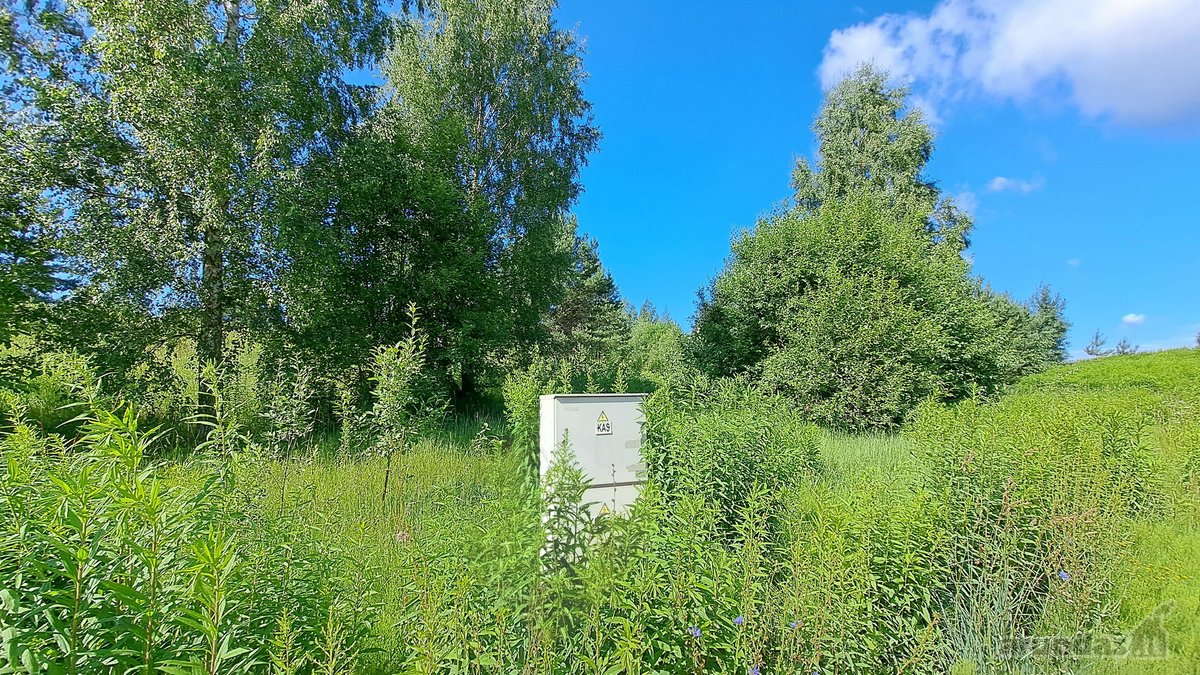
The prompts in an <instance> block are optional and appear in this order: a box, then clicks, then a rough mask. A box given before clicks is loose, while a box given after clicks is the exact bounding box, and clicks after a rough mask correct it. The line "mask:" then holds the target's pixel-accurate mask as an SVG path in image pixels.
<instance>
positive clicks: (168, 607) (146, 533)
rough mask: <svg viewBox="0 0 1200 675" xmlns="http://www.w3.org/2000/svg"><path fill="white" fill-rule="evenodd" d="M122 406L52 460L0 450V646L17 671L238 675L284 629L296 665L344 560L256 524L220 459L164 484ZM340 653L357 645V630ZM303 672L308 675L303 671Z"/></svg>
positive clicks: (31, 442)
mask: <svg viewBox="0 0 1200 675" xmlns="http://www.w3.org/2000/svg"><path fill="white" fill-rule="evenodd" d="M156 438H157V434H156V430H154V429H151V430H148V431H147V430H144V429H142V428H141V427H140V425H139V424H138V417H137V415H136V413H135V412H134V411H133V409H132V407H129V406H126V407H124V408H123V409H119V410H117V411H114V412H109V411H106V410H104V409H93V410H92V411H91V412H90V413H89V416H88V417H87V418H86V419H85V420H84V426H83V435H82V436H81V438H80V439H79V441H78V442H76V443H75V444H74V445H73V446H72V448H71V449H72V452H71V453H69V454H65V455H64V454H62V452H61V450H62V448H61V447H57V448H56V446H55V444H54V443H53V442H51V441H50V440H47V438H46V437H43V436H41V435H39V434H37V433H36V432H35V431H34V430H33V429H32V428H31V427H29V426H28V425H26V424H24V423H19V424H18V426H17V428H16V429H15V430H14V431H13V433H11V434H9V435H7V436H5V437H4V438H3V439H2V440H0V453H2V454H3V457H4V460H5V464H4V468H3V471H2V472H0V513H3V514H4V515H3V517H2V519H0V575H2V578H3V579H4V581H3V582H2V583H0V622H2V623H3V625H4V627H5V628H4V631H3V633H2V634H0V649H2V650H3V653H4V661H5V663H7V664H9V665H10V666H11V667H13V668H15V669H16V670H17V672H43V671H45V670H47V669H49V670H50V671H51V672H68V673H92V672H95V673H100V672H112V671H113V670H114V669H115V670H121V671H124V670H126V669H128V670H144V671H146V672H154V671H160V670H161V671H167V672H210V673H215V672H247V671H253V670H255V669H256V668H257V664H261V663H263V662H265V660H266V658H267V655H268V651H269V649H270V645H271V639H272V635H273V632H274V630H275V626H276V625H277V623H278V621H279V620H280V618H281V617H285V616H286V617H288V619H289V621H291V623H290V629H289V630H290V631H291V633H290V636H289V637H288V640H289V642H290V644H291V649H292V651H293V656H292V659H293V661H295V662H297V663H313V662H317V663H319V662H320V661H318V659H320V658H321V653H320V651H319V650H318V648H317V645H318V641H319V639H320V634H319V627H320V626H321V625H322V622H323V621H324V619H325V617H326V616H327V615H328V613H329V612H330V611H332V610H333V609H334V608H335V606H336V603H337V602H338V598H339V597H345V594H347V593H349V592H350V589H348V588H346V587H345V586H344V585H343V579H344V575H343V572H342V571H341V570H342V569H343V563H342V562H340V554H339V553H338V552H337V551H336V550H334V549H330V548H327V547H325V546H324V545H322V544H319V543H316V542H314V541H313V540H312V538H311V536H310V535H311V533H310V531H309V526H307V525H305V524H304V523H303V522H302V521H300V520H298V519H295V518H293V517H290V516H286V515H278V516H276V515H273V514H268V513H265V512H264V511H262V510H261V509H260V508H259V505H258V501H257V500H256V498H254V496H253V495H250V494H247V493H245V492H243V490H242V489H241V488H240V487H239V486H238V484H237V482H236V480H234V479H233V475H235V474H236V473H237V465H236V464H230V463H229V461H230V460H228V459H227V460H225V461H224V463H218V464H216V465H208V464H195V465H193V466H191V467H188V468H186V469H184V470H178V471H167V470H164V468H163V467H161V466H155V465H153V464H151V463H150V459H149V458H150V457H151V456H152V455H153V454H154V445H155V443H156ZM348 638H349V639H348V645H347V648H348V649H350V650H351V651H352V652H353V651H354V650H358V649H361V648H362V646H363V645H362V643H361V642H360V641H359V640H360V638H361V634H360V633H357V632H356V633H353V634H351V635H350V636H348ZM308 667H309V666H306V670H307V668H308Z"/></svg>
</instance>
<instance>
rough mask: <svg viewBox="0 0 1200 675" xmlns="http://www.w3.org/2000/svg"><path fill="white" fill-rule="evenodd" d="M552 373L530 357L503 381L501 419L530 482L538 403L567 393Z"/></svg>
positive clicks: (535, 462)
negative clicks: (502, 418)
mask: <svg viewBox="0 0 1200 675" xmlns="http://www.w3.org/2000/svg"><path fill="white" fill-rule="evenodd" d="M563 379H564V378H562V377H561V373H560V372H555V370H554V367H553V364H552V362H551V361H550V360H549V359H545V358H542V357H541V355H540V354H534V357H533V359H532V360H531V361H530V364H529V366H527V367H526V368H524V369H522V370H516V371H512V372H509V374H508V376H507V377H505V379H504V418H505V420H506V421H507V422H508V435H509V438H511V439H512V448H513V452H514V453H515V454H516V455H517V456H519V457H523V458H524V463H523V465H524V471H525V474H526V477H527V478H530V479H532V478H533V477H534V476H536V475H537V473H538V463H539V459H538V452H539V451H538V448H539V442H540V441H539V432H540V429H541V427H540V415H541V400H540V397H541V396H543V395H544V394H554V393H568V392H567V391H566V389H569V388H570V383H569V381H568V382H564V381H563Z"/></svg>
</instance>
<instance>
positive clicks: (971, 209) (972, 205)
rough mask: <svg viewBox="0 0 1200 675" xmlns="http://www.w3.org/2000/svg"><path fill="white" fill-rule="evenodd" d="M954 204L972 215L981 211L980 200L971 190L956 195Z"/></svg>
mask: <svg viewBox="0 0 1200 675" xmlns="http://www.w3.org/2000/svg"><path fill="white" fill-rule="evenodd" d="M954 204H955V205H956V206H958V208H960V209H962V210H963V211H966V212H967V213H969V214H971V215H975V212H976V211H977V210H978V209H979V198H978V197H976V196H975V193H974V192H971V191H970V190H963V191H962V192H959V193H958V194H956V195H954Z"/></svg>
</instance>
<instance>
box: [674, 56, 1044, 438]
mask: <svg viewBox="0 0 1200 675" xmlns="http://www.w3.org/2000/svg"><path fill="white" fill-rule="evenodd" d="M904 106H905V92H904V90H903V89H898V88H892V87H890V86H889V85H888V84H887V81H886V77H885V76H884V75H883V74H881V73H878V72H876V71H875V70H873V69H870V68H865V69H862V70H860V71H859V72H858V73H856V74H855V75H853V76H851V77H850V78H848V79H847V80H846V81H844V82H842V83H841V84H840V85H838V86H837V87H836V88H835V89H834V90H833V91H831V92H830V93H829V95H828V98H827V100H826V102H825V104H824V105H823V106H822V108H821V112H820V114H819V116H818V118H817V122H816V125H815V130H816V133H817V137H818V140H819V143H820V162H819V163H818V164H817V165H816V166H815V167H814V166H810V165H809V163H808V162H807V161H804V160H801V161H800V163H799V164H798V167H797V170H796V173H795V187H796V197H795V202H794V204H793V205H792V206H791V207H790V208H783V209H780V210H779V211H778V212H776V213H774V214H772V215H770V216H769V217H767V218H764V219H763V220H762V221H761V222H760V223H759V224H758V226H757V227H756V228H755V229H754V230H752V231H747V232H744V233H743V234H742V235H740V236H739V237H738V238H737V239H736V240H735V241H734V242H733V255H732V256H731V257H730V260H729V262H728V264H727V266H726V268H725V270H724V271H723V272H722V273H721V274H720V275H719V276H718V277H717V279H716V280H715V281H714V282H713V284H712V286H711V287H710V289H708V290H707V291H705V292H703V293H702V295H701V300H700V307H699V313H698V316H697V320H696V327H695V330H694V338H693V339H692V340H691V341H690V344H689V348H690V353H691V355H692V358H693V360H694V361H695V362H696V364H697V365H699V366H700V367H701V368H703V369H705V370H708V371H709V372H711V373H714V374H732V373H739V372H749V373H752V374H755V375H757V376H759V377H760V378H761V380H762V381H763V382H764V383H765V384H767V385H769V386H771V387H773V388H774V389H776V390H779V391H781V392H784V393H787V394H789V395H790V396H792V397H793V398H794V399H795V400H796V401H797V403H798V404H799V405H800V406H801V407H802V408H804V409H805V410H806V411H808V413H809V414H810V415H811V416H812V417H814V418H815V419H819V420H821V421H822V422H825V423H827V424H832V425H837V426H850V427H858V428H863V427H886V426H890V425H894V424H896V423H898V422H900V421H901V420H903V418H904V416H905V415H906V414H907V412H908V411H909V410H911V408H912V407H913V406H915V405H916V404H917V403H918V402H919V401H920V400H921V399H923V398H926V397H937V398H941V399H944V400H955V399H959V398H962V397H964V396H969V395H971V394H972V393H974V392H977V391H982V392H984V393H989V392H995V391H997V390H998V389H999V388H1000V387H1002V386H1003V385H1005V384H1006V383H1008V382H1011V381H1013V380H1014V379H1015V378H1016V377H1017V376H1019V375H1021V374H1024V373H1027V372H1033V371H1036V370H1039V369H1041V368H1043V367H1045V365H1046V364H1048V363H1050V362H1054V361H1058V360H1061V359H1062V358H1063V339H1064V335H1065V330H1066V323H1065V320H1064V319H1063V317H1062V303H1061V300H1060V299H1058V298H1057V297H1055V296H1053V295H1052V294H1050V293H1049V291H1048V290H1043V291H1041V292H1040V293H1039V296H1038V297H1037V298H1036V299H1035V301H1033V302H1032V303H1030V304H1029V305H1022V304H1019V303H1016V302H1013V301H1012V300H1011V299H1010V298H1008V297H1007V296H1004V295H1000V294H996V293H994V292H992V291H990V290H988V289H987V288H985V287H983V285H982V284H981V283H980V282H979V281H978V280H977V279H975V278H973V277H972V276H971V275H970V265H969V264H968V263H967V261H966V260H965V259H964V258H963V256H962V251H963V249H964V248H965V247H966V246H967V244H968V241H967V232H968V230H969V228H970V224H971V223H970V219H969V218H967V217H966V216H965V215H964V214H961V213H959V212H958V211H957V209H956V208H955V207H954V205H953V203H951V202H950V201H948V200H945V199H943V198H942V197H941V195H940V193H939V191H938V190H937V188H936V186H935V185H934V184H933V183H932V182H931V181H929V180H928V179H926V178H925V177H924V176H923V171H924V167H925V164H926V162H927V161H928V160H929V157H930V153H931V152H932V133H931V132H930V130H929V129H928V127H926V126H925V125H924V123H923V122H922V121H921V118H920V115H919V113H917V112H905V108H904Z"/></svg>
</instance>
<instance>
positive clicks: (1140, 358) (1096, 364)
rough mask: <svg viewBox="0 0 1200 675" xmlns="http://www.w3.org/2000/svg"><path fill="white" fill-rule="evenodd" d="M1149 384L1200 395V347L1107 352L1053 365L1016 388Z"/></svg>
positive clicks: (1158, 388)
mask: <svg viewBox="0 0 1200 675" xmlns="http://www.w3.org/2000/svg"><path fill="white" fill-rule="evenodd" d="M1129 388H1145V389H1149V390H1151V391H1158V392H1175V393H1180V394H1191V395H1200V349H1171V350H1167V351H1161V352H1151V353H1146V354H1131V355H1128V356H1107V357H1103V358H1098V359H1090V360H1087V361H1077V362H1075V363H1068V364H1065V365H1061V366H1056V367H1053V368H1051V369H1049V370H1047V371H1045V372H1043V373H1039V374H1037V375H1031V376H1029V377H1026V378H1025V379H1024V380H1022V381H1021V383H1020V384H1019V385H1017V387H1016V392H1018V393H1020V392H1027V391H1039V390H1040V391H1048V390H1066V391H1084V390H1115V389H1129Z"/></svg>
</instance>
